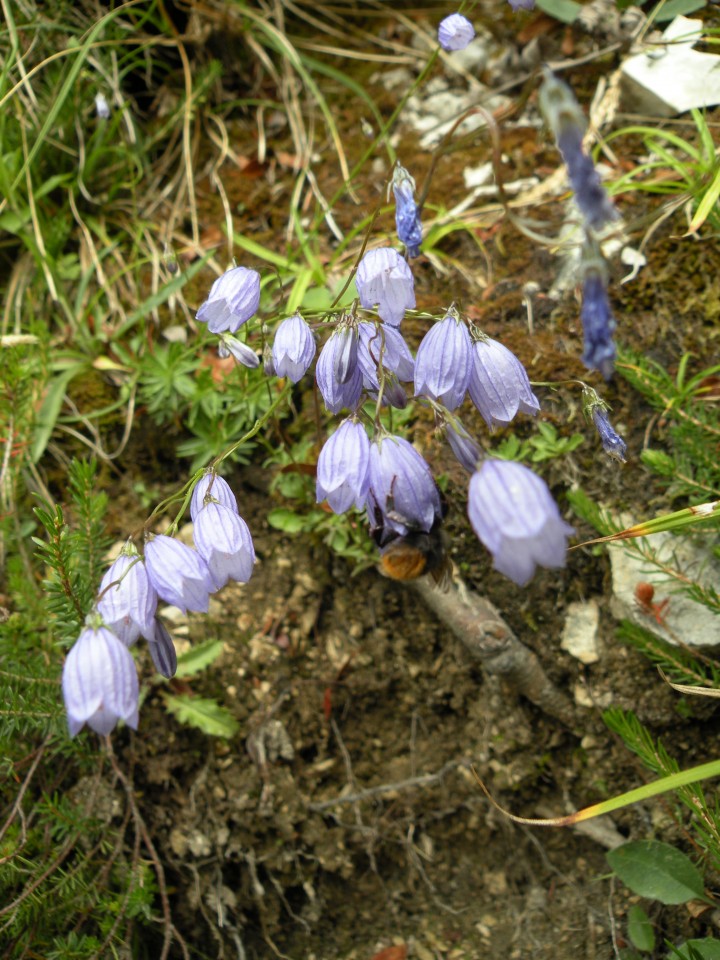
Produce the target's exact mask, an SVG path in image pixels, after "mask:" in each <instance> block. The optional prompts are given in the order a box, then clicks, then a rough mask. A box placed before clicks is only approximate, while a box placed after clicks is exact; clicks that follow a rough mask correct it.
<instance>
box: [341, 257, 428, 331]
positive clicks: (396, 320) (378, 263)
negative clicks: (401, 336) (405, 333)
mask: <svg viewBox="0 0 720 960" xmlns="http://www.w3.org/2000/svg"><path fill="white" fill-rule="evenodd" d="M355 284H356V286H357V291H358V296H359V297H360V303H361V305H362V306H363V307H365V308H366V309H368V310H372V308H373V307H374V306H375V305H376V304H377V312H378V314H379V315H380V319H381V320H384V321H385V323H389V324H391V325H392V326H393V327H398V326H400V323H401V321H402V318H403V317H404V316H405V311H406V310H410V309H413V308H414V306H415V281H414V280H413V275H412V271H411V270H410V267H409V266H408V265H407V263H406V262H405V261H404V260H403V258H402V257H401V256H400V254H399V253H398V252H397V250H393V249H392V247H380V248H379V249H378V250H369V251H368V252H367V253H366V254H365V256H364V257H363V258H362V260H361V261H360V263H359V265H358V268H357V274H356V276H355Z"/></svg>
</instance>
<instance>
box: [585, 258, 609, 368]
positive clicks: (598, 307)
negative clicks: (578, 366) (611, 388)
mask: <svg viewBox="0 0 720 960" xmlns="http://www.w3.org/2000/svg"><path fill="white" fill-rule="evenodd" d="M580 320H581V321H582V328H583V339H584V345H585V349H584V351H583V357H582V359H583V363H584V364H585V366H586V367H588V368H589V369H590V370H598V371H599V372H600V373H601V374H602V376H603V377H604V378H605V379H606V380H609V379H610V378H611V377H612V375H613V373H614V371H615V357H616V355H617V351H616V349H615V342H614V340H613V333H614V331H615V327H616V323H615V318H614V317H613V314H612V309H611V307H610V300H609V298H608V293H607V272H606V270H605V264H604V263H603V261H602V260H601V259H599V258H596V259H592V258H591V259H588V260H586V261H584V263H583V292H582V307H581V308H580Z"/></svg>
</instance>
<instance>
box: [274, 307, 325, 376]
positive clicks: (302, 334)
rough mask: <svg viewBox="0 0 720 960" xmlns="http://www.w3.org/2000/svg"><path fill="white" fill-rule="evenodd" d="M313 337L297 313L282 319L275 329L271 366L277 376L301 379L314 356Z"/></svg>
mask: <svg viewBox="0 0 720 960" xmlns="http://www.w3.org/2000/svg"><path fill="white" fill-rule="evenodd" d="M315 350H316V347H315V337H313V335H312V330H311V329H310V327H309V326H308V325H307V323H305V321H304V320H303V318H302V317H301V316H300V314H299V313H296V314H293V316H292V317H288V318H287V320H283V322H282V323H281V324H280V326H279V327H278V328H277V330H276V331H275V339H274V341H273V347H272V357H273V367H274V369H275V374H276V375H277V376H278V377H287V378H288V380H292V382H293V383H297V382H298V380H302V378H303V377H304V376H305V374H306V373H307V371H308V367H309V366H310V364H311V363H312V362H313V358H314V357H315Z"/></svg>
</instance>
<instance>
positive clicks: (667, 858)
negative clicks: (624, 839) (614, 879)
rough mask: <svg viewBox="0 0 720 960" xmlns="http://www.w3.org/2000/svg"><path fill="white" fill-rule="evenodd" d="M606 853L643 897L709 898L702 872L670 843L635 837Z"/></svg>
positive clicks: (682, 900) (675, 900)
mask: <svg viewBox="0 0 720 960" xmlns="http://www.w3.org/2000/svg"><path fill="white" fill-rule="evenodd" d="M606 856H607V861H608V863H609V864H610V866H611V867H612V869H613V870H614V871H615V873H616V874H617V875H618V877H619V878H620V879H621V880H622V882H623V883H624V884H625V885H626V886H627V887H629V888H630V889H631V890H632V891H633V893H638V894H640V896H641V897H650V898H651V899H653V900H659V901H660V903H687V902H688V901H689V900H707V897H706V896H705V885H704V883H703V878H702V874H701V873H700V871H699V870H698V868H697V867H696V866H695V864H694V863H693V862H692V860H690V858H689V857H686V856H685V854H684V853H681V852H680V851H679V850H677V849H676V848H675V847H672V846H670V844H669V843H661V842H660V841H659V840H633V841H631V842H630V843H624V844H623V845H622V846H621V847H617V848H616V849H615V850H611V851H610V852H609V853H608V854H606Z"/></svg>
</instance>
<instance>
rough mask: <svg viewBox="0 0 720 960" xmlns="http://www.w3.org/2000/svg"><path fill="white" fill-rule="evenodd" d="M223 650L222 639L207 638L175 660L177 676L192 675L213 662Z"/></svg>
mask: <svg viewBox="0 0 720 960" xmlns="http://www.w3.org/2000/svg"><path fill="white" fill-rule="evenodd" d="M222 652H223V642H222V640H207V641H206V642H205V643H200V644H198V645H197V646H194V647H193V648H192V649H191V650H188V651H187V652H186V653H183V654H181V655H180V656H179V657H178V662H177V673H176V674H175V676H177V677H192V676H193V675H194V674H196V673H200V671H201V670H204V669H205V667H209V666H210V664H211V663H214V662H215V661H216V660H217V658H218V657H219V656H220V654H221V653H222Z"/></svg>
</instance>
